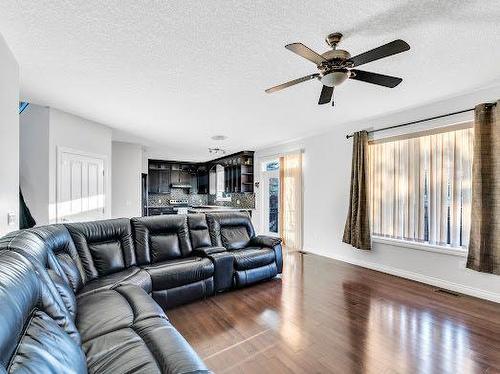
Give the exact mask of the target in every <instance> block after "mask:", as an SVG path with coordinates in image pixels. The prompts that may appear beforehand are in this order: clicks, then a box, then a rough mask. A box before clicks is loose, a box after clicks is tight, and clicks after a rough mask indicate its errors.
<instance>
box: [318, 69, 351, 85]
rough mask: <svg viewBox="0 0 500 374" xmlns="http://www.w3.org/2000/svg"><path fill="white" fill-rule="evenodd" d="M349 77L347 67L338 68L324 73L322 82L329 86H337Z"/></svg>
mask: <svg viewBox="0 0 500 374" xmlns="http://www.w3.org/2000/svg"><path fill="white" fill-rule="evenodd" d="M347 78H349V71H348V70H347V69H338V70H334V71H331V72H329V73H326V74H325V75H323V76H322V77H321V83H323V85H324V86H327V87H335V86H338V85H340V84H342V83H344V82H345V80H346V79H347Z"/></svg>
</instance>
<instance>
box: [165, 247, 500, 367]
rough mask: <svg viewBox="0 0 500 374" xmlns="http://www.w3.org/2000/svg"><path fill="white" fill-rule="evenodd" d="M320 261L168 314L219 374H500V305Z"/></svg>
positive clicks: (291, 257) (299, 259) (296, 260)
mask: <svg viewBox="0 0 500 374" xmlns="http://www.w3.org/2000/svg"><path fill="white" fill-rule="evenodd" d="M435 290H436V288H435V287H432V286H428V285H424V284H421V283H416V282H413V281H409V280H406V279H403V278H398V277H394V276H391V275H387V274H383V273H379V272H376V271H372V270H368V269H364V268H361V267H357V266H354V265H349V264H345V263H342V262H339V261H335V260H332V259H328V258H325V257H320V256H315V255H310V254H308V255H303V254H300V253H298V252H292V253H288V254H286V255H285V269H284V273H283V276H282V279H274V280H272V281H269V282H265V283H262V284H258V285H255V286H252V287H248V288H246V289H242V290H237V291H232V292H227V293H224V294H220V295H217V296H215V297H212V298H209V299H207V300H204V301H200V302H197V303H193V304H189V305H186V306H183V307H179V308H177V309H173V310H171V311H169V312H168V315H169V317H170V319H171V320H172V323H173V324H174V325H175V326H176V327H177V329H178V330H179V331H180V332H181V334H182V335H184V337H185V338H186V339H187V340H188V341H189V342H190V343H191V344H192V346H193V347H194V349H195V350H196V351H197V352H198V353H199V354H200V356H201V357H202V358H203V359H204V360H205V362H206V363H207V365H208V366H209V367H210V368H211V369H212V370H214V371H215V372H216V373H259V374H263V373H342V374H344V373H377V374H380V373H383V374H393V373H422V374H431V373H453V374H456V373H467V374H469V373H485V374H493V373H500V305H499V304H495V303H491V302H487V301H483V300H479V299H475V298H472V297H468V296H462V295H460V296H458V297H456V296H452V295H448V294H443V293H439V292H435Z"/></svg>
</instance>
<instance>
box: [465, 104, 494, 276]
mask: <svg viewBox="0 0 500 374" xmlns="http://www.w3.org/2000/svg"><path fill="white" fill-rule="evenodd" d="M499 103H500V101H499V102H497V103H496V104H494V105H491V104H481V105H478V106H477V107H476V109H475V121H474V164H473V171H472V224H471V230H470V245H469V255H468V258H467V267H468V268H470V269H473V270H477V271H481V272H484V273H493V274H500V107H499Z"/></svg>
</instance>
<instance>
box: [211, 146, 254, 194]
mask: <svg viewBox="0 0 500 374" xmlns="http://www.w3.org/2000/svg"><path fill="white" fill-rule="evenodd" d="M253 162H254V153H253V152H251V151H243V152H238V153H234V154H232V155H229V156H226V157H221V158H219V159H216V160H214V161H211V162H210V163H209V164H210V170H213V169H214V168H215V167H216V166H217V165H220V166H222V167H223V168H224V192H226V193H253V192H254V190H253V182H254V180H253Z"/></svg>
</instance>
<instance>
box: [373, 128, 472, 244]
mask: <svg viewBox="0 0 500 374" xmlns="http://www.w3.org/2000/svg"><path fill="white" fill-rule="evenodd" d="M448 130H449V129H448ZM441 131H442V130H441ZM472 142H473V130H472V128H464V126H462V127H461V129H458V130H456V128H455V130H451V131H446V132H436V133H432V134H430V133H427V134H423V135H422V134H420V136H418V135H416V136H414V137H411V138H405V139H395V140H394V139H393V140H390V139H388V140H386V141H376V142H373V143H371V144H370V145H369V147H368V157H369V173H370V178H369V181H370V182H369V183H370V186H369V187H370V214H371V224H372V233H373V235H375V236H382V237H389V238H395V239H403V240H409V241H415V242H423V243H428V244H434V245H448V246H451V247H456V248H459V247H467V246H468V243H469V230H470V214H471V212H470V202H471V174H472Z"/></svg>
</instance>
